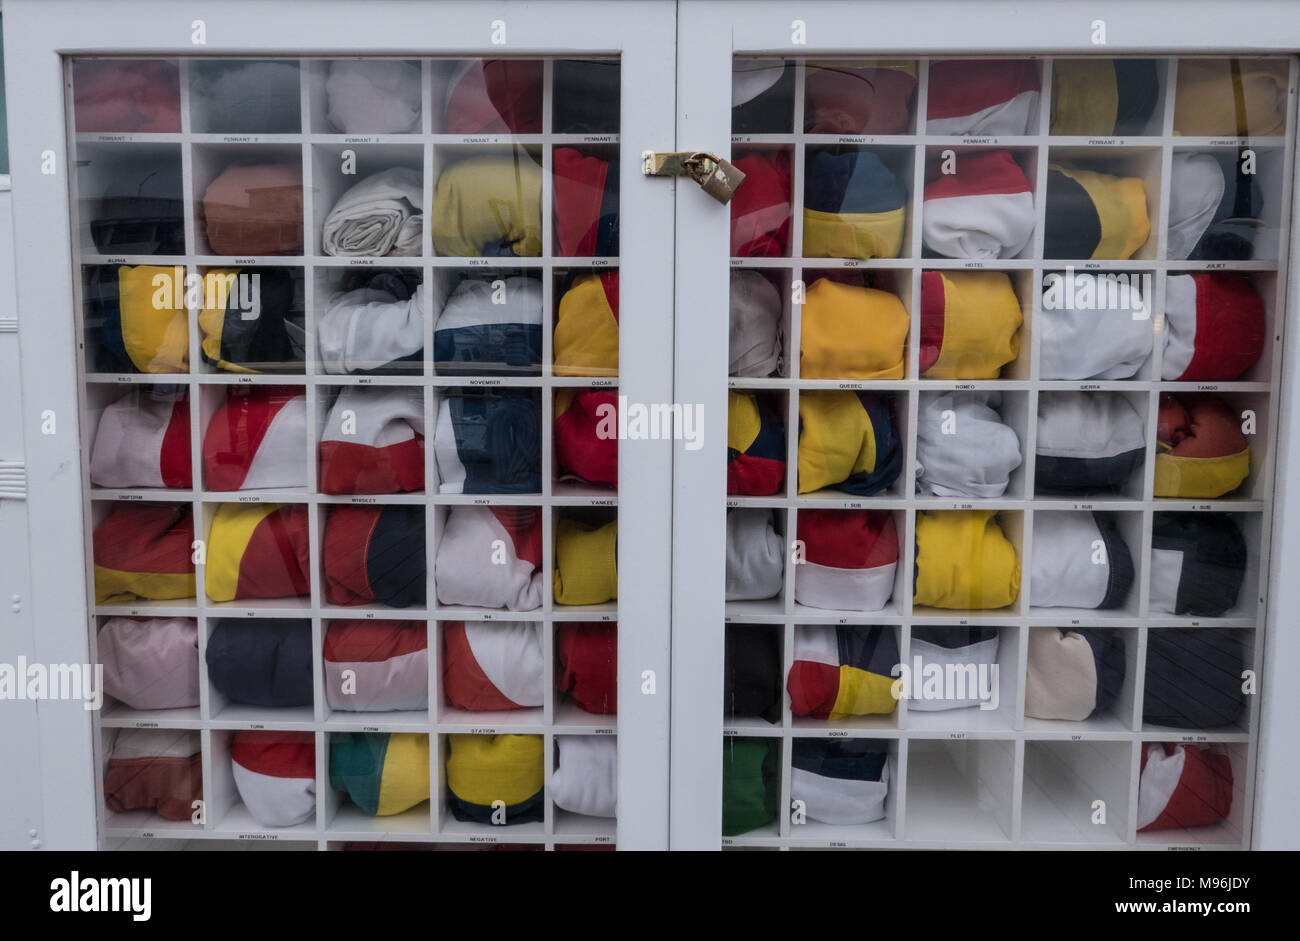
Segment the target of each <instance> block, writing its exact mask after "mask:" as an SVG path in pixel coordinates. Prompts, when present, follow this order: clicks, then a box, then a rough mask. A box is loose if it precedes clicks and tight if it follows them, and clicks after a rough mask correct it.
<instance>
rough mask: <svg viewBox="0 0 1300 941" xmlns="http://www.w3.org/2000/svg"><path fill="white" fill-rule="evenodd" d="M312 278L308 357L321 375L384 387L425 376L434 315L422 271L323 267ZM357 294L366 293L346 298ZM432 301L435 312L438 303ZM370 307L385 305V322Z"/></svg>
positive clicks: (416, 269) (313, 273)
mask: <svg viewBox="0 0 1300 941" xmlns="http://www.w3.org/2000/svg"><path fill="white" fill-rule="evenodd" d="M387 260H388V261H390V262H391V261H393V259H387ZM312 277H313V279H314V281H313V289H314V295H313V300H312V311H311V343H310V352H309V354H308V355H310V356H311V357H313V358H314V360H315V371H316V373H317V374H318V375H320V374H325V375H329V376H355V377H357V378H356V379H355V380H349V381H355V382H357V383H360V384H368V383H375V384H384V383H388V382H398V383H400V382H402V381H404V380H405V381H409V380H410V378H411V377H414V376H421V375H423V374H424V373H425V370H426V361H427V359H428V353H427V349H428V345H429V316H430V314H429V300H427V299H426V298H425V297H424V294H425V292H423V291H421V286H422V284H423V276H422V275H421V273H420V270H419V269H418V268H412V267H400V266H398V267H380V268H372V267H354V266H346V267H320V268H316V269H315V270H314V271H313V272H312ZM357 291H364V292H366V293H362V294H357V295H356V296H354V297H347V295H349V294H352V293H353V292H357ZM403 294H405V295H407V296H406V297H405V298H403V296H402V295H403ZM433 302H434V304H435V309H436V307H437V303H438V302H437V298H434V299H433ZM369 304H382V305H385V310H384V311H383V315H384V316H383V317H382V319H381V318H380V317H377V316H374V310H375V309H374V308H371V309H370V310H369V311H367V305H369ZM336 307H337V310H336V309H335V308H336ZM362 326H367V327H369V329H368V330H361V329H360V328H361V327H362ZM417 345H418V347H419V348H418V349H417V348H416V346H417ZM380 377H383V378H380ZM389 377H391V378H389Z"/></svg>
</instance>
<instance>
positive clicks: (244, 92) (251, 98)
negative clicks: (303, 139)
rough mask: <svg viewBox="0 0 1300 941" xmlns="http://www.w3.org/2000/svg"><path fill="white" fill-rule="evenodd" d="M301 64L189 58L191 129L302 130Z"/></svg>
mask: <svg viewBox="0 0 1300 941" xmlns="http://www.w3.org/2000/svg"><path fill="white" fill-rule="evenodd" d="M299 71H300V70H299V67H298V63H297V62H296V61H294V60H292V59H290V60H287V61H286V60H279V61H277V60H268V59H202V58H194V59H191V60H190V62H189V84H190V88H189V92H190V100H191V101H194V102H202V107H196V108H193V109H192V110H191V119H192V122H193V127H192V130H195V131H198V132H200V133H205V134H300V133H302V131H303V126H302V92H301V91H300V90H299V87H298V78H299Z"/></svg>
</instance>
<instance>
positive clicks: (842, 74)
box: [731, 61, 916, 135]
mask: <svg viewBox="0 0 1300 941" xmlns="http://www.w3.org/2000/svg"><path fill="white" fill-rule="evenodd" d="M804 84H805V86H806V94H807V101H806V103H805V105H804V119H803V129H804V131H805V132H806V133H808V134H873V135H874V134H906V133H908V132H909V131H910V130H911V128H912V111H913V109H914V108H915V106H916V63H915V62H892V61H880V62H873V63H871V64H870V65H853V64H849V63H840V62H827V63H819V64H817V65H813V64H812V63H809V64H808V65H807V66H806V75H805V78H804ZM731 133H733V134H742V133H744V132H743V131H740V130H738V129H737V128H736V127H735V121H734V119H733V121H732V129H731Z"/></svg>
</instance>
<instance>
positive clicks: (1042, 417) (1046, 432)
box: [1034, 391, 1146, 493]
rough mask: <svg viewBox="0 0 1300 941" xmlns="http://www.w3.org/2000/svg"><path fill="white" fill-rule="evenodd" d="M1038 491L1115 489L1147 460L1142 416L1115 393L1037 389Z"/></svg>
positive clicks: (1086, 491)
mask: <svg viewBox="0 0 1300 941" xmlns="http://www.w3.org/2000/svg"><path fill="white" fill-rule="evenodd" d="M1037 451H1038V457H1037V459H1036V462H1035V464H1034V489H1035V490H1037V491H1038V492H1039V493H1097V492H1101V491H1119V490H1121V489H1122V488H1123V486H1124V484H1125V483H1127V482H1128V480H1129V479H1130V478H1131V477H1132V476H1133V472H1134V471H1136V470H1137V469H1138V468H1140V467H1141V466H1142V463H1143V461H1144V460H1145V459H1146V417H1145V416H1143V415H1141V414H1139V413H1138V410H1137V408H1136V407H1135V406H1134V405H1133V403H1132V402H1130V401H1129V400H1128V399H1127V398H1126V397H1125V396H1124V395H1123V394H1121V393H1118V392H1050V391H1045V392H1040V393H1038V444H1037Z"/></svg>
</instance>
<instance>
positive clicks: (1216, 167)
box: [1165, 151, 1265, 261]
mask: <svg viewBox="0 0 1300 941" xmlns="http://www.w3.org/2000/svg"><path fill="white" fill-rule="evenodd" d="M1253 169H1254V168H1252V170H1253ZM1170 176H1171V181H1172V182H1171V183H1170V188H1169V239H1168V243H1167V245H1166V246H1165V252H1166V255H1167V256H1168V257H1169V258H1171V259H1173V260H1178V261H1181V260H1182V259H1185V258H1190V259H1196V260H1200V259H1207V260H1208V259H1227V260H1230V261H1244V260H1248V259H1251V258H1253V257H1254V256H1255V241H1256V239H1257V238H1258V236H1259V235H1260V233H1261V232H1262V231H1264V230H1265V226H1264V223H1263V222H1262V220H1261V218H1260V217H1261V216H1262V215H1263V212H1264V199H1263V191H1262V189H1261V187H1260V185H1259V177H1258V174H1257V173H1255V172H1251V173H1246V172H1244V169H1243V163H1242V162H1239V160H1238V156H1237V153H1236V151H1228V152H1226V153H1224V152H1221V151H1219V152H1211V153H1185V152H1175V153H1174V155H1173V163H1172V164H1171V166H1170Z"/></svg>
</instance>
